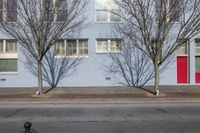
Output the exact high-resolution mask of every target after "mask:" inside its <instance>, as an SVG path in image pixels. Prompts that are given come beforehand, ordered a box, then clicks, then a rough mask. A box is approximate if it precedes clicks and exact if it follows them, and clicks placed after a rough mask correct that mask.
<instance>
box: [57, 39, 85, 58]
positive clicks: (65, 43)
mask: <svg viewBox="0 0 200 133" xmlns="http://www.w3.org/2000/svg"><path fill="white" fill-rule="evenodd" d="M55 51H56V54H57V55H58V56H87V55H88V40H87V39H79V40H75V39H71V40H59V41H56V44H55Z"/></svg>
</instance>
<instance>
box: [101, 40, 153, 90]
mask: <svg viewBox="0 0 200 133" xmlns="http://www.w3.org/2000/svg"><path fill="white" fill-rule="evenodd" d="M130 41H131V40H127V39H126V40H124V41H123V49H122V51H121V52H119V53H108V54H107V55H108V59H109V61H108V62H107V63H106V64H104V66H105V70H106V72H108V73H110V74H112V75H113V76H115V77H117V79H118V81H119V83H120V84H122V85H127V86H133V87H139V88H141V87H143V86H144V85H145V84H147V83H148V82H149V81H150V80H152V79H153V78H154V69H153V67H152V63H151V62H150V60H149V58H148V57H147V56H146V55H145V54H144V53H143V52H141V51H140V50H139V49H137V48H135V46H134V45H130V43H131V42H130Z"/></svg>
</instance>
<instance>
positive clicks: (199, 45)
mask: <svg viewBox="0 0 200 133" xmlns="http://www.w3.org/2000/svg"><path fill="white" fill-rule="evenodd" d="M195 42H196V41H195ZM195 54H196V55H200V42H196V48H195Z"/></svg>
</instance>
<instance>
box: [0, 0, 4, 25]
mask: <svg viewBox="0 0 200 133" xmlns="http://www.w3.org/2000/svg"><path fill="white" fill-rule="evenodd" d="M2 21H3V0H0V22H2Z"/></svg>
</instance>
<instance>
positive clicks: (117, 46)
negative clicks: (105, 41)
mask: <svg viewBox="0 0 200 133" xmlns="http://www.w3.org/2000/svg"><path fill="white" fill-rule="evenodd" d="M110 51H111V52H120V51H122V46H121V40H111V45H110Z"/></svg>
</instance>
